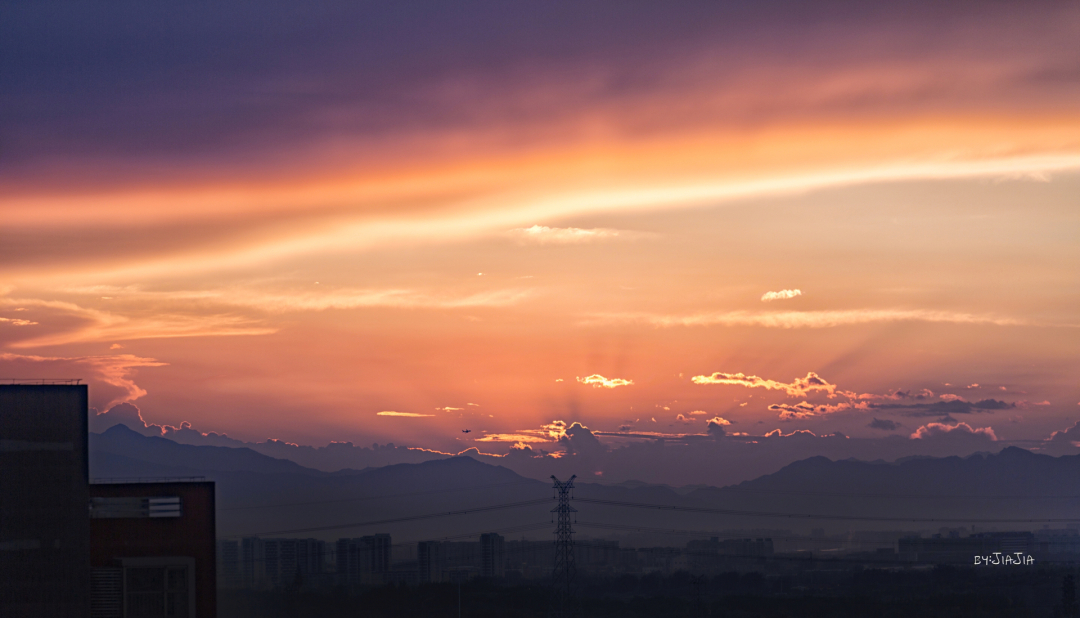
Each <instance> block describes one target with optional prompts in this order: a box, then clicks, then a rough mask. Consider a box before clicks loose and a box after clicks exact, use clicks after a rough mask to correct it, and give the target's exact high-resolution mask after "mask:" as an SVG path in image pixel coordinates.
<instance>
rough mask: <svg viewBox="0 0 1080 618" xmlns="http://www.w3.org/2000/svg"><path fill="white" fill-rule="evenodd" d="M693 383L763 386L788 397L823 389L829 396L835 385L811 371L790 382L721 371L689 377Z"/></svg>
mask: <svg viewBox="0 0 1080 618" xmlns="http://www.w3.org/2000/svg"><path fill="white" fill-rule="evenodd" d="M690 381H691V382H693V383H694V384H733V385H738V386H745V387H747V388H764V389H767V390H778V391H784V392H785V393H787V394H788V396H789V397H803V396H805V395H806V394H807V393H810V392H814V391H824V392H826V393H828V394H829V396H830V397H832V396H834V395H835V393H836V385H835V384H829V383H828V382H826V381H825V380H823V379H822V378H821V377H819V376H818V375H817V374H816V373H814V372H813V371H811V372H808V373H807V374H806V377H805V378H795V380H793V381H792V382H790V383H788V382H777V381H776V380H766V379H764V378H759V377H757V376H748V375H746V374H744V373H721V372H719V371H718V372H716V373H714V374H712V375H708V376H706V375H700V376H694V377H693V378H690Z"/></svg>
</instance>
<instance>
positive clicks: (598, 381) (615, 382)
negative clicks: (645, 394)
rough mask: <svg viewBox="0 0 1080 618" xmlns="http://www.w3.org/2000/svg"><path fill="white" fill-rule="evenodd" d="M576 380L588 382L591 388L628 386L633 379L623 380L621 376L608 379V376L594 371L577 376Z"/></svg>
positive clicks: (583, 382)
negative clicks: (589, 374) (583, 375)
mask: <svg viewBox="0 0 1080 618" xmlns="http://www.w3.org/2000/svg"><path fill="white" fill-rule="evenodd" d="M577 381H578V382H581V383H582V384H589V385H591V386H592V387H593V388H616V387H619V386H630V385H632V384H633V383H634V381H633V380H624V379H623V378H611V379H610V380H609V379H608V378H605V377H604V376H602V375H600V374H596V373H594V374H593V375H591V376H586V377H584V378H578V379H577Z"/></svg>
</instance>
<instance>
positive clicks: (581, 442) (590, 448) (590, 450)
mask: <svg viewBox="0 0 1080 618" xmlns="http://www.w3.org/2000/svg"><path fill="white" fill-rule="evenodd" d="M559 442H560V443H561V444H562V445H563V447H564V448H566V452H568V453H570V454H581V455H592V454H596V453H602V452H604V451H606V450H607V445H605V444H604V443H603V442H601V441H600V439H599V438H597V437H596V436H595V435H593V433H592V432H591V431H589V428H588V427H585V426H584V425H582V424H581V423H577V422H574V423H571V424H570V426H569V427H567V428H566V434H565V435H563V436H560V437H559Z"/></svg>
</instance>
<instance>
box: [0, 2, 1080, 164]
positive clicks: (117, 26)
mask: <svg viewBox="0 0 1080 618" xmlns="http://www.w3.org/2000/svg"><path fill="white" fill-rule="evenodd" d="M954 4H955V5H956V6H954ZM894 5H895V6H894ZM946 5H947V6H946ZM962 5H963V3H928V2H922V3H920V2H900V3H886V4H880V5H879V4H876V3H866V4H864V5H861V6H860V5H853V4H851V3H846V2H843V3H841V2H837V3H832V2H822V3H814V4H813V8H810V5H807V4H805V3H796V2H785V1H771V2H758V3H715V2H714V3H693V4H684V5H681V6H680V7H679V10H671V8H670V7H668V6H665V5H662V4H652V3H635V4H631V5H627V4H625V3H590V4H588V5H581V4H579V3H569V2H555V3H547V2H546V3H531V4H530V3H525V4H522V3H505V2H498V1H495V0H482V1H480V2H473V3H467V4H458V3H449V4H434V5H433V4H431V3H414V2H390V3H379V2H363V1H356V2H346V1H344V0H337V1H330V2H323V3H319V4H318V5H317V6H312V5H310V4H304V3H298V2H285V1H283V0H268V1H266V2H245V1H238V2H227V3H207V4H199V5H197V6H193V5H188V4H184V3H168V2H157V1H152V0H151V1H145V2H133V1H126V2H125V1H117V2H91V3H48V2H6V3H0V102H2V104H3V109H4V114H3V118H2V119H0V123H2V125H0V133H2V135H3V141H4V146H5V147H4V152H3V156H4V161H5V165H4V166H3V167H2V168H0V169H2V170H3V172H0V177H3V176H6V177H7V178H8V179H10V180H16V179H17V178H18V177H17V176H16V175H17V174H19V173H20V172H25V171H26V168H27V167H28V166H33V165H35V164H37V165H40V166H42V167H45V166H48V165H55V164H57V163H59V162H61V161H62V160H63V159H65V158H72V157H75V158H80V157H81V158H84V159H86V160H88V161H96V160H107V159H109V158H119V159H127V160H136V159H142V160H153V159H154V158H155V157H165V158H169V159H172V158H175V157H177V156H178V155H179V157H180V158H184V157H185V156H191V157H194V156H198V157H201V158H202V160H203V162H204V165H205V166H206V169H213V162H212V161H208V159H212V158H216V159H217V160H218V161H226V160H229V159H230V158H231V157H233V156H234V155H235V153H236V152H237V151H246V152H248V153H249V154H250V153H253V152H256V151H260V150H261V151H264V152H266V151H269V152H273V151H274V150H276V149H275V148H273V146H281V145H282V144H290V143H296V142H297V141H303V139H306V138H308V137H310V136H312V135H318V134H323V135H333V134H363V135H367V136H377V135H379V134H382V133H386V132H392V131H397V130H399V129H400V128H401V127H410V128H411V129H413V130H424V129H427V128H430V127H433V126H447V125H455V126H457V127H459V128H460V127H463V126H468V125H470V124H478V123H479V122H481V121H483V122H491V121H492V120H493V118H492V117H493V116H501V117H502V119H503V120H505V121H507V122H514V121H515V120H517V121H520V120H522V119H524V118H527V117H528V116H530V115H535V114H538V113H550V110H547V111H545V110H540V109H538V107H539V106H540V105H539V104H535V103H533V102H531V101H529V100H528V99H526V100H525V101H523V102H521V101H519V102H513V101H512V100H510V99H509V98H507V97H499V96H490V95H491V94H493V90H492V83H500V82H511V83H512V82H517V81H525V80H534V79H536V78H538V77H541V78H547V79H559V78H565V76H567V75H573V74H577V75H581V74H582V73H585V72H587V73H589V76H590V77H592V76H594V75H595V76H596V77H597V79H589V80H583V85H580V86H579V87H578V88H575V89H574V90H573V91H572V92H570V93H567V94H565V95H563V96H562V97H561V98H562V99H563V100H562V101H561V102H560V105H557V106H556V107H557V108H564V109H565V108H571V107H578V108H580V107H581V106H583V105H587V104H588V103H589V102H590V101H593V100H597V99H608V100H611V99H621V98H626V97H633V96H635V95H641V96H647V95H649V94H650V93H652V92H654V91H656V89H657V87H658V86H665V85H670V82H671V81H672V80H673V79H674V78H673V76H672V75H671V71H670V68H669V67H670V66H671V65H672V64H674V65H676V66H678V65H682V64H688V63H690V62H692V61H695V60H697V61H699V62H700V60H701V59H702V58H706V59H707V58H710V57H715V58H716V59H717V60H720V59H722V60H723V62H719V61H718V62H712V63H711V66H712V70H713V72H714V74H712V75H711V79H713V80H715V79H720V78H723V77H725V76H727V77H731V76H733V75H736V74H737V72H738V71H740V70H747V68H746V67H747V65H748V64H750V63H751V62H760V63H762V64H765V65H770V64H775V65H782V64H784V63H790V62H791V61H792V59H793V58H804V59H805V60H804V61H805V62H807V63H814V62H815V58H816V59H817V63H818V64H823V63H822V61H823V60H827V61H829V62H836V58H837V57H847V56H850V55H851V54H850V50H849V49H846V48H847V47H849V46H853V45H856V44H859V40H858V39H857V38H855V35H846V36H845V33H849V32H858V33H862V32H872V31H875V30H877V29H881V30H886V31H888V32H890V33H894V32H904V31H909V32H916V33H918V34H919V37H918V38H917V40H918V42H919V43H918V46H917V47H912V46H911V45H912V44H911V42H910V41H908V40H907V39H906V38H905V37H903V36H892V37H882V38H883V39H884V40H882V41H881V42H880V43H879V44H880V45H881V46H882V47H883V48H884V49H880V50H877V49H875V50H873V52H875V53H877V54H881V55H884V56H886V59H888V57H889V56H897V57H904V56H907V55H913V54H923V55H926V56H928V57H931V58H933V57H935V56H940V55H944V56H948V55H950V54H951V55H957V54H960V53H961V52H960V51H954V50H961V51H963V52H964V53H968V54H970V53H972V52H971V51H969V50H968V49H967V48H968V47H970V46H971V45H975V44H979V45H982V46H983V47H984V48H988V49H985V51H984V53H985V54H987V55H989V56H991V57H992V56H994V55H995V54H996V55H1003V56H1004V57H1006V58H1009V57H1011V56H1010V55H1008V53H1009V52H1010V51H1011V46H1015V45H1017V42H1016V41H1023V42H1024V44H1025V47H1024V48H1023V49H1024V50H1025V51H1027V49H1028V48H1030V47H1031V41H1032V40H1033V39H1032V38H1031V37H1030V36H1028V37H1024V36H1020V35H1019V34H1015V33H1017V32H1019V33H1026V32H1028V31H1032V30H1034V31H1038V32H1042V33H1044V34H1043V36H1042V38H1041V39H1034V40H1039V41H1040V42H1041V43H1040V44H1041V45H1042V46H1045V47H1047V48H1050V49H1054V50H1060V49H1061V48H1062V47H1061V44H1060V43H1058V38H1060V36H1062V34H1061V31H1062V30H1064V29H1065V28H1064V27H1062V26H1061V25H1059V24H1061V23H1068V20H1066V19H1061V18H1060V15H1059V14H1058V13H1059V12H1060V11H1063V10H1065V9H1056V10H1052V9H1045V10H1042V11H1034V10H1032V11H1026V12H1022V13H1021V12H1018V11H1015V10H1013V8H1012V7H1010V6H1008V5H1007V4H1002V5H1000V6H997V5H992V6H985V5H979V6H980V9H981V19H980V25H981V27H982V30H980V29H971V32H968V31H967V30H965V29H963V28H959V27H958V25H968V23H969V18H970V8H968V9H964V8H960V7H961V6H962ZM1062 6H1065V5H1062ZM856 22H857V23H858V24H859V26H858V27H853V26H852V24H853V23H856ZM838 24H839V25H843V27H842V28H838V27H837V25H838ZM997 29H1002V30H1004V31H1005V32H1009V33H1013V34H1014V36H1012V37H1004V36H993V32H995V31H996V30H997ZM986 30H989V33H988V32H986ZM823 31H827V32H829V33H830V36H822V32H823ZM961 34H963V35H964V36H959V35H961ZM1067 34H1070V35H1071V32H1067ZM860 36H861V35H860ZM1052 57H1054V58H1056V57H1055V56H1052ZM1066 60H1067V59H1066ZM1059 66H1061V67H1065V70H1062V69H1060V68H1058V67H1059ZM751 68H752V67H751ZM1029 72H1030V73H1031V74H1032V75H1037V76H1038V79H1037V80H1033V81H1030V83H1031V85H1032V89H1034V88H1035V87H1039V88H1042V89H1045V88H1049V87H1055V86H1058V85H1059V84H1061V83H1067V84H1071V83H1073V82H1072V81H1067V80H1069V79H1070V78H1071V77H1073V76H1074V75H1075V67H1073V66H1072V65H1070V64H1069V63H1068V62H1066V61H1060V60H1059V62H1056V63H1054V62H1044V63H1035V66H1033V67H1031V68H1030V70H1029ZM699 77H700V76H699ZM1022 77H1023V76H1019V77H1016V78H1015V79H1022ZM949 86H953V85H952V84H949ZM463 91H472V92H471V93H469V94H468V96H462V95H461V93H462V92H463ZM889 92H892V91H889ZM475 94H481V95H489V96H473V95H475ZM494 94H499V93H498V92H495V93H494ZM946 94H948V95H949V96H951V97H954V98H955V97H956V94H955V91H954V87H950V88H947V89H946ZM974 94H977V93H973V96H974ZM1036 95H1037V93H1036V94H1033V95H1032V96H1036ZM859 97H861V103H862V104H863V105H867V104H877V105H890V104H895V102H894V101H893V100H892V99H895V97H892V99H890V98H889V97H885V96H883V94H881V95H880V96H879V97H878V98H877V99H875V98H874V97H873V96H871V95H870V94H868V93H863V92H861V91H860V94H859ZM541 98H545V97H541ZM493 102H498V103H493ZM846 103H847V104H850V102H846ZM904 103H906V104H909V105H910V103H911V102H910V101H906V100H905V101H904ZM759 107H760V106H759V105H756V104H755V105H752V106H750V107H748V109H747V110H745V111H744V114H746V115H748V116H750V117H751V118H752V117H755V116H759V115H761V114H767V113H769V110H767V109H766V110H761V109H758V108H759ZM773 111H775V110H773ZM667 116H668V117H677V116H678V115H674V114H667ZM669 121H670V120H669ZM644 128H647V127H644ZM286 158H288V157H286ZM279 163H281V164H288V163H289V162H288V161H279ZM167 167H168V166H162V168H163V169H164V168H167Z"/></svg>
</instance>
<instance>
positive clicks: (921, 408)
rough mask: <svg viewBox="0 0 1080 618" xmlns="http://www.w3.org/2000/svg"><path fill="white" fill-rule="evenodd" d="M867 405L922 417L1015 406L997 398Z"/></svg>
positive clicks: (872, 407) (876, 408)
mask: <svg viewBox="0 0 1080 618" xmlns="http://www.w3.org/2000/svg"><path fill="white" fill-rule="evenodd" d="M867 407H869V408H871V409H875V410H901V411H902V412H901V413H902V414H903V415H904V416H912V417H924V416H942V415H945V414H971V413H973V412H985V411H992V410H1006V409H1009V408H1015V407H1016V404H1015V403H1007V402H1004V401H998V400H997V399H983V400H981V401H975V402H971V401H964V400H962V399H954V400H952V401H936V402H934V403H909V404H901V403H870V404H868V406H867Z"/></svg>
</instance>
